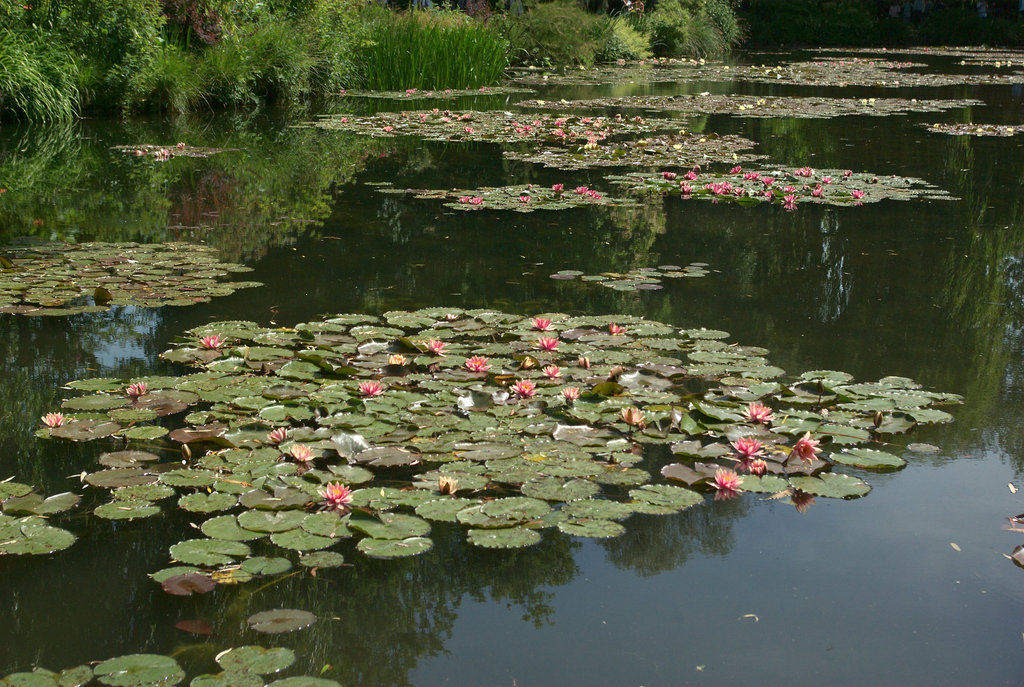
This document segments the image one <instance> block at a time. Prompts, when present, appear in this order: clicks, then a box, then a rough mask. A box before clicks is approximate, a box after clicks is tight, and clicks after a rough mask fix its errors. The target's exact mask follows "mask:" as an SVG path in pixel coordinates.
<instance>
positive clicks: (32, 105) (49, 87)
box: [0, 29, 79, 121]
mask: <svg viewBox="0 0 1024 687" xmlns="http://www.w3.org/2000/svg"><path fill="white" fill-rule="evenodd" d="M77 77H78V68H77V66H76V64H75V61H74V60H73V59H72V58H71V56H70V55H69V54H68V52H67V51H65V50H64V49H62V48H61V47H60V46H59V45H54V44H51V43H47V42H44V41H39V40H33V39H31V38H29V37H28V36H27V35H26V34H24V33H22V32H18V31H11V30H9V29H0V117H3V116H4V115H5V114H6V115H10V116H13V117H14V118H21V119H28V120H33V121H54V120H67V119H71V118H73V117H74V116H75V115H77V114H78V106H79V93H78V79H77Z"/></svg>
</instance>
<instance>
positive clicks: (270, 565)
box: [241, 556, 292, 575]
mask: <svg viewBox="0 0 1024 687" xmlns="http://www.w3.org/2000/svg"><path fill="white" fill-rule="evenodd" d="M241 567H242V570H244V571H246V572H248V573H252V574H253V575H280V574H281V573H285V572H288V571H289V570H291V568H292V562H291V561H290V560H288V559H287V558H266V557H264V556H256V557H255V558H249V559H246V560H245V561H243V562H242V566H241Z"/></svg>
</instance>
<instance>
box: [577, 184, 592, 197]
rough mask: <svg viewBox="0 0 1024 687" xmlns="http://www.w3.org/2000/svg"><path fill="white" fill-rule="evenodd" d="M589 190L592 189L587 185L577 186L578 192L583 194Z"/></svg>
mask: <svg viewBox="0 0 1024 687" xmlns="http://www.w3.org/2000/svg"><path fill="white" fill-rule="evenodd" d="M589 190H590V189H589V188H587V187H586V186H577V187H576V194H577V195H580V196H582V195H583V194H585V193H586V192H587V191H589Z"/></svg>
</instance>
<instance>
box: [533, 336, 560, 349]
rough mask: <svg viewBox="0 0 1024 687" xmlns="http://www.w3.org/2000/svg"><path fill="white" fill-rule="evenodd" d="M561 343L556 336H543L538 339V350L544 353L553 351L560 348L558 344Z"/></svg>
mask: <svg viewBox="0 0 1024 687" xmlns="http://www.w3.org/2000/svg"><path fill="white" fill-rule="evenodd" d="M559 343H561V342H560V341H559V340H558V337H554V336H542V337H540V338H539V339H537V348H539V349H540V350H542V351H553V350H555V349H557V348H558V344H559Z"/></svg>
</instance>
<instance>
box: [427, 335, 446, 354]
mask: <svg viewBox="0 0 1024 687" xmlns="http://www.w3.org/2000/svg"><path fill="white" fill-rule="evenodd" d="M447 345H448V344H446V343H445V342H444V341H438V340H437V339H431V340H430V341H428V342H427V343H426V346H427V350H428V351H430V352H431V353H433V354H434V355H441V356H443V355H444V347H445V346H447Z"/></svg>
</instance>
